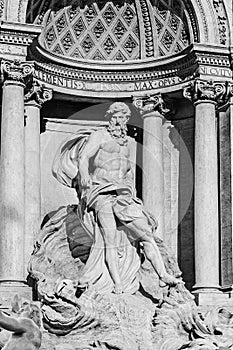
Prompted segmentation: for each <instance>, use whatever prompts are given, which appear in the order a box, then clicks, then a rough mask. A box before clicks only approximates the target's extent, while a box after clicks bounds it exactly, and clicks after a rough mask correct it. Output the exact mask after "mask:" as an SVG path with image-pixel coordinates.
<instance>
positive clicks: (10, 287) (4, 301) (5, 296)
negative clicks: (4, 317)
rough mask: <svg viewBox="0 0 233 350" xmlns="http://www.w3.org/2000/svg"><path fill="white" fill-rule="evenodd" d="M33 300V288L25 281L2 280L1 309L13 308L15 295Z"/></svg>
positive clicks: (0, 285)
mask: <svg viewBox="0 0 233 350" xmlns="http://www.w3.org/2000/svg"><path fill="white" fill-rule="evenodd" d="M16 294H17V295H18V296H19V297H21V298H23V299H27V300H32V289H31V287H29V286H28V285H26V284H24V283H23V282H0V309H2V310H3V309H11V303H12V300H13V298H14V296H15V295H16Z"/></svg>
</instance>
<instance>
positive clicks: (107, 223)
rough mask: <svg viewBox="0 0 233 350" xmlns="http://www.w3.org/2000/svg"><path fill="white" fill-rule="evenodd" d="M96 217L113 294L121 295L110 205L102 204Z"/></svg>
mask: <svg viewBox="0 0 233 350" xmlns="http://www.w3.org/2000/svg"><path fill="white" fill-rule="evenodd" d="M97 217H98V222H99V225H100V228H101V233H102V235H103V240H104V243H105V252H106V255H105V257H106V264H107V267H108V270H109V273H110V276H111V278H112V280H113V282H114V285H115V287H114V290H113V292H114V293H116V294H120V293H123V286H122V282H121V278H120V274H119V259H118V255H117V235H116V220H115V217H114V214H113V211H112V203H111V202H108V201H107V202H106V203H105V204H103V206H102V207H101V209H100V210H99V211H98V213H97Z"/></svg>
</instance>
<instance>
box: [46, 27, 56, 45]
mask: <svg viewBox="0 0 233 350" xmlns="http://www.w3.org/2000/svg"><path fill="white" fill-rule="evenodd" d="M45 38H46V42H47V44H48V47H49V48H50V47H51V46H52V44H53V43H54V42H55V40H56V34H55V31H54V29H53V27H51V28H50V29H49V30H48V31H47V33H46V36H45Z"/></svg>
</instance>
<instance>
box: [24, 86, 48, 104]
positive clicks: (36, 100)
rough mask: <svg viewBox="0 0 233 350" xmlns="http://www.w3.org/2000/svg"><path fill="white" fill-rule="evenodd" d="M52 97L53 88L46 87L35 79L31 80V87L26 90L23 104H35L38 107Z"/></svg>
mask: <svg viewBox="0 0 233 350" xmlns="http://www.w3.org/2000/svg"><path fill="white" fill-rule="evenodd" d="M52 97H53V90H52V89H47V88H45V86H44V85H43V84H42V85H41V84H40V83H39V82H38V81H37V80H33V82H32V85H31V87H30V88H29V89H28V90H27V91H26V94H25V97H24V101H25V104H32V103H33V104H35V105H37V106H38V107H42V105H43V104H44V103H45V102H47V101H49V100H51V99H52Z"/></svg>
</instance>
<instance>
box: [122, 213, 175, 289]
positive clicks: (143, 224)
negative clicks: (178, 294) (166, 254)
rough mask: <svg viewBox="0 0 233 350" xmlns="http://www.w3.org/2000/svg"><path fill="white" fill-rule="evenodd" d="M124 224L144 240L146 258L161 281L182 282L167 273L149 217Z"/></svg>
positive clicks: (172, 283)
mask: <svg viewBox="0 0 233 350" xmlns="http://www.w3.org/2000/svg"><path fill="white" fill-rule="evenodd" d="M124 225H125V226H126V227H127V228H128V229H129V230H130V231H131V233H132V236H133V237H134V238H135V240H138V241H140V242H142V244H143V249H144V252H145V256H146V258H147V259H148V260H149V261H150V263H151V265H152V266H153V268H154V270H155V271H156V273H157V274H158V276H159V278H160V280H161V281H163V282H164V283H165V284H168V285H176V284H177V283H180V282H182V281H181V280H179V279H177V278H175V277H174V276H172V275H170V274H169V273H167V271H166V268H165V265H164V262H163V258H162V256H161V254H160V251H159V248H158V246H157V244H156V242H155V240H154V238H153V235H152V230H151V227H150V225H149V224H148V221H147V218H145V219H144V218H138V219H135V220H133V221H131V222H128V223H127V224H125V223H124Z"/></svg>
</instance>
